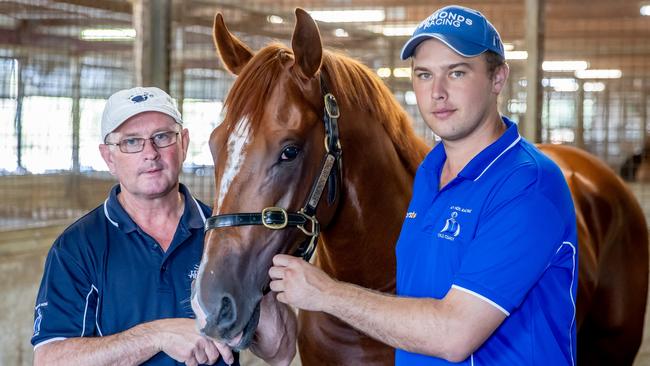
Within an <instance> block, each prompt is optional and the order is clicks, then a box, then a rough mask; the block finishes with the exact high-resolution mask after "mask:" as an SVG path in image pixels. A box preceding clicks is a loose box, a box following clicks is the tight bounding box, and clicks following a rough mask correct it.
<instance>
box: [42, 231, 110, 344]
mask: <svg viewBox="0 0 650 366" xmlns="http://www.w3.org/2000/svg"><path fill="white" fill-rule="evenodd" d="M62 244H63V239H62V238H59V239H57V241H56V242H55V243H54V245H53V246H52V248H51V249H50V252H49V253H48V256H47V259H46V261H45V270H44V272H43V278H42V280H41V285H40V288H39V291H38V295H37V297H36V306H35V308H34V333H33V335H32V340H31V342H32V345H34V347H38V346H39V345H42V344H45V343H48V342H51V341H54V340H60V339H66V338H72V337H83V336H94V335H101V334H96V333H97V327H96V317H95V314H96V308H97V303H98V299H97V297H98V291H97V288H96V286H95V285H94V284H93V283H92V281H91V280H90V276H89V275H88V271H87V270H85V269H84V267H83V266H81V265H80V263H81V261H80V260H79V259H78V258H75V256H74V255H72V254H71V253H70V252H69V251H67V250H65V249H64V248H63V245H62Z"/></svg>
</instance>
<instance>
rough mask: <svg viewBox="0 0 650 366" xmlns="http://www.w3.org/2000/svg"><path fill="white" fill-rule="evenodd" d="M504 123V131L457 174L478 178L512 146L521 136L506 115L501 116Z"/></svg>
mask: <svg viewBox="0 0 650 366" xmlns="http://www.w3.org/2000/svg"><path fill="white" fill-rule="evenodd" d="M501 119H502V120H503V123H505V125H506V131H505V132H504V133H503V134H502V135H501V136H500V137H499V138H498V139H497V140H496V141H494V142H493V143H492V144H490V145H489V146H488V147H486V148H485V149H483V150H482V151H481V152H480V153H478V154H477V155H476V156H475V157H474V158H472V160H470V161H469V163H467V165H465V167H464V168H463V170H461V171H460V173H458V175H459V176H461V177H463V178H467V179H470V180H478V179H479V178H481V176H482V175H483V174H484V173H485V172H486V171H487V170H488V169H490V167H491V166H492V164H494V162H496V161H497V160H498V159H499V158H500V157H501V156H502V155H503V154H505V152H506V151H508V150H510V149H511V148H513V147H514V146H515V145H516V144H517V143H518V142H519V141H520V140H521V136H520V135H519V131H518V130H517V125H516V124H515V123H514V122H512V121H511V120H510V119H508V118H507V117H501Z"/></svg>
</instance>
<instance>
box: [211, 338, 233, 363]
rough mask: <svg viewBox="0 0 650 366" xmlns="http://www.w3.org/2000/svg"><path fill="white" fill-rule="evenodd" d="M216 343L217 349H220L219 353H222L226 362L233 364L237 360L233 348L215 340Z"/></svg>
mask: <svg viewBox="0 0 650 366" xmlns="http://www.w3.org/2000/svg"><path fill="white" fill-rule="evenodd" d="M213 343H214V345H215V346H216V347H217V350H219V353H220V354H221V357H222V358H223V360H224V362H225V363H227V364H228V365H232V363H233V362H235V357H233V355H232V350H231V349H230V347H228V346H226V345H225V344H221V343H219V342H213Z"/></svg>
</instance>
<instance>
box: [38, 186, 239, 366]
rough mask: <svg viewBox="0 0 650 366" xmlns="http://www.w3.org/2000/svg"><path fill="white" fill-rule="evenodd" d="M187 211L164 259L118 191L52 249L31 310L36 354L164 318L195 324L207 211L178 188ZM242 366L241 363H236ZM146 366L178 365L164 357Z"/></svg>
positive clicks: (86, 216)
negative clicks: (195, 287) (194, 294)
mask: <svg viewBox="0 0 650 366" xmlns="http://www.w3.org/2000/svg"><path fill="white" fill-rule="evenodd" d="M179 190H180V192H181V193H182V194H183V195H184V196H185V210H184V212H183V215H182V216H181V219H180V222H179V225H178V227H177V229H176V233H175V234H174V238H173V240H172V242H171V244H170V246H169V248H168V250H167V251H166V252H163V250H162V249H161V247H160V245H159V244H158V243H157V242H156V241H155V240H154V239H153V238H152V237H151V236H149V235H148V234H147V233H145V232H144V231H142V230H141V229H140V228H139V227H138V226H137V225H136V224H135V222H134V221H133V220H132V219H131V218H130V217H129V215H128V214H127V213H126V211H125V210H124V208H122V206H121V205H120V203H119V202H118V200H117V194H118V193H119V192H120V186H119V185H116V186H115V187H113V189H112V190H111V192H110V195H109V197H108V199H107V200H106V201H105V202H104V204H103V205H101V206H99V207H97V208H96V209H94V210H93V211H91V212H90V213H88V214H87V215H85V216H84V217H82V218H81V219H79V220H78V221H77V222H75V223H74V224H72V225H71V226H70V227H68V228H67V229H66V230H65V231H64V232H63V234H61V236H59V238H57V240H56V241H55V242H54V244H53V246H52V248H51V249H50V252H49V254H48V256H47V260H46V262H45V271H44V273H43V279H42V281H41V287H40V289H39V292H38V296H37V299H36V307H35V310H34V319H35V321H34V334H33V336H32V344H33V345H34V348H36V347H38V346H40V345H43V344H46V343H49V342H52V341H56V340H61V339H66V338H74V337H98V336H105V335H110V334H115V333H119V332H122V331H125V330H127V329H129V328H131V327H133V326H135V325H137V324H140V323H144V322H148V321H152V320H155V319H162V318H194V313H193V312H192V308H191V305H190V291H191V284H192V280H193V279H195V278H196V275H197V271H198V268H199V263H200V262H201V255H202V253H203V236H204V235H203V225H204V222H205V219H206V216H209V215H210V212H211V210H210V208H209V207H208V206H206V205H205V204H203V203H202V202H199V201H198V200H196V199H195V198H193V197H192V195H191V194H190V192H189V190H188V189H187V187H185V186H184V185H182V184H181V185H180V188H179ZM235 357H236V358H237V355H235ZM144 364H146V365H181V363H178V362H176V361H174V360H173V359H172V358H171V357H169V356H167V355H166V354H164V353H163V352H160V353H158V354H157V355H155V356H154V357H152V358H151V359H149V360H148V361H147V362H145V363H144ZM218 364H219V365H225V363H223V361H221V358H219V363H218Z"/></svg>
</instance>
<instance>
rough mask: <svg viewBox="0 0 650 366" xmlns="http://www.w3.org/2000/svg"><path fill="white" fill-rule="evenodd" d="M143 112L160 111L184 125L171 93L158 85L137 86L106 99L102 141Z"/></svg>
mask: <svg viewBox="0 0 650 366" xmlns="http://www.w3.org/2000/svg"><path fill="white" fill-rule="evenodd" d="M143 112H160V113H164V114H166V115H168V116H170V117H172V118H173V119H174V120H175V121H176V123H178V124H180V125H182V124H183V120H182V119H181V114H180V112H179V111H178V109H177V108H176V105H174V100H173V99H172V97H170V96H169V94H167V93H165V92H164V91H162V90H161V89H158V88H156V87H140V86H138V87H135V88H132V89H124V90H120V91H118V92H115V93H114V94H113V95H111V96H110V97H109V98H108V100H107V101H106V106H105V107H104V113H103V114H102V142H106V136H108V135H109V134H110V133H111V132H113V131H115V129H117V128H118V127H120V125H121V124H122V123H124V121H126V120H127V119H129V118H131V117H133V116H135V115H136V114H140V113H143Z"/></svg>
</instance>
